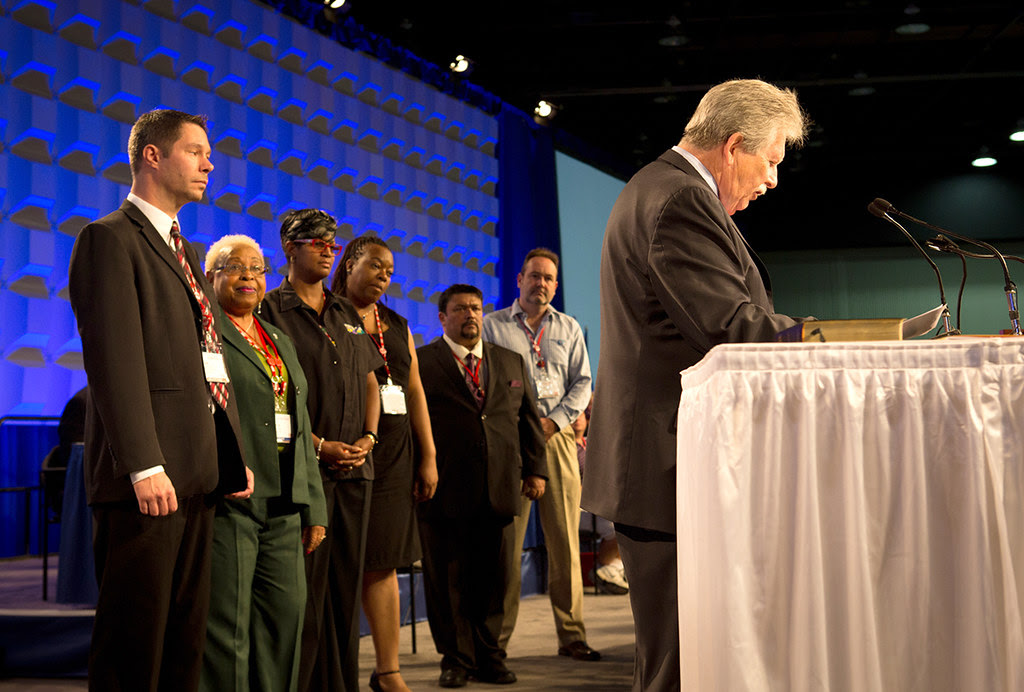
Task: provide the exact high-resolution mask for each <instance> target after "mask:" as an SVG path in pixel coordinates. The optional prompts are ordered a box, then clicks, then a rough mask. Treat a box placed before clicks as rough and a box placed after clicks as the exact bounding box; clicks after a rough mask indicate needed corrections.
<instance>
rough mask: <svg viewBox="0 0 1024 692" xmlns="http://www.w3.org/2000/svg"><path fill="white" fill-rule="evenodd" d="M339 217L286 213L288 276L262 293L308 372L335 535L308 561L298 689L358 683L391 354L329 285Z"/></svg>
mask: <svg viewBox="0 0 1024 692" xmlns="http://www.w3.org/2000/svg"><path fill="white" fill-rule="evenodd" d="M336 233H337V224H336V222H335V220H334V219H333V218H332V217H331V216H330V215H329V214H327V213H325V212H323V211H319V210H317V209H300V210H297V211H292V212H289V213H288V214H286V215H285V217H284V219H283V221H282V225H281V246H282V247H283V249H284V253H285V256H286V257H287V260H288V277H287V278H286V279H285V280H284V281H282V283H281V285H280V286H279V287H278V288H276V289H274V290H273V291H269V292H267V295H266V298H265V300H264V301H263V312H262V314H263V316H264V317H265V318H266V319H267V320H269V321H270V322H271V323H273V324H275V325H277V326H278V327H280V329H281V331H283V332H285V333H286V334H287V335H288V336H289V337H291V339H292V341H293V342H294V343H295V349H296V351H297V352H298V356H299V363H300V364H301V365H302V369H303V371H304V372H305V374H306V380H307V383H308V384H307V387H308V389H309V392H308V397H307V401H308V408H309V417H310V422H311V429H312V432H313V444H314V445H315V448H316V457H317V460H318V461H319V463H320V475H321V479H322V481H323V484H324V495H325V496H326V498H327V512H328V525H327V538H326V539H325V541H324V545H323V547H321V548H320V549H319V550H317V551H316V552H314V553H313V554H312V555H310V556H309V557H308V558H307V561H306V576H307V588H308V592H309V595H308V598H307V601H306V604H307V607H306V619H305V624H304V630H303V638H302V639H303V648H302V657H301V662H300V666H299V685H298V689H300V690H325V691H326V690H330V691H331V692H335V691H336V690H349V691H354V690H358V689H359V684H358V677H359V601H360V594H361V592H362V575H363V559H364V558H363V556H364V554H365V550H366V531H367V526H368V523H369V518H370V490H371V488H372V481H373V464H372V462H371V458H370V450H371V449H373V446H374V445H375V444H376V443H377V422H378V420H379V418H380V391H379V389H378V387H377V378H376V376H375V375H374V370H376V369H377V367H379V366H380V365H382V364H383V359H382V358H381V356H380V353H378V352H377V349H376V348H374V347H373V343H372V342H371V341H370V340H369V339H368V338H367V337H366V334H365V332H363V330H362V328H361V327H360V326H359V323H360V320H359V315H358V314H357V313H356V311H355V308H354V307H353V306H352V304H351V303H350V302H349V301H348V300H345V299H344V298H341V297H339V296H336V295H335V294H333V293H331V292H330V291H329V290H327V287H326V286H325V285H324V283H323V282H324V279H326V278H327V276H328V275H329V274H330V273H331V267H332V266H333V265H334V260H335V257H336V256H337V253H338V250H340V248H339V247H338V246H337V245H335V242H334V239H335V235H336Z"/></svg>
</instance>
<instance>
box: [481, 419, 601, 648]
mask: <svg viewBox="0 0 1024 692" xmlns="http://www.w3.org/2000/svg"><path fill="white" fill-rule="evenodd" d="M546 451H547V462H548V475H549V478H548V483H547V488H546V489H545V491H544V495H543V496H542V497H541V498H540V499H539V500H538V501H537V503H538V505H539V513H540V525H541V529H542V530H543V531H544V543H545V545H546V546H547V553H548V594H549V595H550V597H551V610H552V611H553V613H554V616H555V630H556V631H557V632H558V645H559V646H566V645H568V644H571V643H572V642H575V641H585V640H586V638H587V635H586V631H585V630H584V628H583V572H582V569H581V568H580V467H579V462H578V461H577V458H576V438H575V437H574V436H573V432H572V427H571V426H566V427H565V428H563V429H562V430H560V431H558V432H557V433H555V434H554V435H552V436H551V439H550V440H548V443H547V448H546ZM530 505H531V502H530V501H529V500H527V499H526V498H523V509H522V511H521V512H520V513H519V516H517V517H516V518H515V539H514V542H513V543H512V544H510V545H505V546H503V547H502V552H503V555H504V557H505V560H506V565H507V568H508V570H509V580H508V581H509V588H508V591H506V592H505V616H504V619H503V621H502V627H501V640H500V643H501V647H502V649H504V648H506V646H507V644H508V640H509V637H511V636H512V630H513V629H515V626H516V618H517V616H518V615H519V592H520V590H521V588H522V570H521V567H520V565H521V560H522V552H523V539H524V538H525V536H526V526H527V524H528V523H529V521H530Z"/></svg>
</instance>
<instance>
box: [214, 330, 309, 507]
mask: <svg viewBox="0 0 1024 692" xmlns="http://www.w3.org/2000/svg"><path fill="white" fill-rule="evenodd" d="M256 319H258V320H259V322H260V324H261V325H263V329H265V330H266V332H267V334H268V335H269V336H270V338H271V340H272V341H273V343H274V346H276V347H277V352H278V353H279V354H280V356H281V360H282V361H284V367H285V368H286V369H287V370H288V410H289V411H291V412H292V443H291V450H292V454H290V455H288V457H289V458H288V459H287V462H286V463H287V464H288V467H287V468H282V463H284V462H282V460H281V455H280V454H279V453H278V451H277V430H276V426H275V425H274V389H273V385H272V383H271V381H270V375H268V374H267V370H266V368H264V367H263V362H262V361H261V360H260V359H259V356H257V355H256V352H255V351H254V350H253V349H252V347H251V346H250V345H249V343H248V342H247V341H246V340H245V337H243V336H242V335H241V334H239V333H238V330H237V329H235V328H234V327H233V326H231V325H227V327H228V328H227V329H225V330H224V332H223V340H224V357H225V359H226V360H227V362H228V367H229V368H230V370H231V382H232V384H233V385H234V387H235V392H236V394H237V395H238V401H239V406H238V413H239V417H240V418H241V423H242V442H243V444H244V447H245V457H246V459H247V460H248V462H249V468H250V469H252V472H253V475H254V476H255V485H254V489H253V494H252V497H253V498H262V499H267V498H276V497H283V498H284V499H286V500H289V501H291V502H292V503H293V504H294V505H296V508H295V509H296V511H297V512H299V514H300V515H301V516H302V525H303V526H327V503H326V501H325V500H324V485H323V482H322V481H321V480H320V469H319V464H318V463H317V461H316V452H315V448H314V447H313V437H312V434H311V432H310V425H309V411H308V410H306V394H307V387H306V376H305V375H304V374H303V372H302V366H300V365H299V357H298V356H297V355H296V353H295V346H294V345H293V344H292V340H291V339H289V338H288V337H287V335H285V333H284V332H282V331H281V330H279V329H278V328H277V327H275V326H274V325H272V324H270V323H268V322H264V321H263V320H260V319H259V318H258V317H257V318H256ZM222 322H224V323H226V322H227V320H226V319H225V320H222ZM283 483H287V487H282V484H283ZM224 501H225V502H228V503H231V504H235V505H239V506H241V507H247V506H249V505H251V504H252V503H251V500H232V499H225V500H224Z"/></svg>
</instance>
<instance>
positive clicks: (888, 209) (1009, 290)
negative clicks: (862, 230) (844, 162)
mask: <svg viewBox="0 0 1024 692" xmlns="http://www.w3.org/2000/svg"><path fill="white" fill-rule="evenodd" d="M868 211H871V213H872V214H874V215H875V216H879V213H878V212H879V211H881V212H882V213H883V214H885V215H886V216H888V215H889V214H895V215H896V216H900V217H903V218H904V219H906V220H907V221H912V222H914V223H916V224H920V225H921V226H924V227H925V228H930V229H931V230H933V231H938V232H939V233H944V234H946V235H948V236H952V237H954V238H956V239H957V240H962V241H964V242H965V243H971V244H972V245H977V246H978V247H981V248H985V249H986V250H988V251H989V252H990V253H992V255H994V256H995V257H996V258H997V259H998V260H999V264H1000V265H1001V266H1002V268H1003V280H1004V281H1005V285H1004V287H1003V291H1004V292H1005V293H1006V303H1007V305H1008V307H1009V314H1010V325H1011V326H1012V327H1013V333H1014V334H1016V335H1018V336H1019V335H1020V334H1021V329H1020V313H1019V312H1018V310H1017V284H1015V283H1013V279H1011V278H1010V270H1009V268H1008V267H1007V266H1006V258H1005V257H1003V253H1001V252H999V250H997V249H996V248H995V247H993V246H992V245H990V244H988V243H986V242H985V241H983V240H975V239H974V238H969V237H967V236H964V235H960V234H958V233H954V232H953V231H950V230H947V229H945V228H941V227H939V226H935V225H932V224H930V223H928V222H927V221H922V220H921V219H915V218H914V217H913V216H911V215H910V214H905V213H903V212H902V211H899V210H898V209H896V207H894V206H892V205H891V204H889V203H888V202H886V201H885V200H884V199H882V198H881V197H876V198H875V200H874V201H873V202H872V203H871V204H869V205H868ZM888 218H889V220H890V221H893V223H896V222H895V221H894V220H893V219H892V217H888Z"/></svg>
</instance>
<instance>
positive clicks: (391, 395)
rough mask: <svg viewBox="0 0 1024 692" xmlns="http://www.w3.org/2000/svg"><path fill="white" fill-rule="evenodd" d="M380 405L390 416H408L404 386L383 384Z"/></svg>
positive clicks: (389, 383)
mask: <svg viewBox="0 0 1024 692" xmlns="http://www.w3.org/2000/svg"><path fill="white" fill-rule="evenodd" d="M380 405H381V410H382V411H383V412H384V413H386V414H388V415H390V416H404V415H405V414H406V412H407V411H406V408H405V392H404V391H402V385H399V384H391V382H390V381H389V382H388V384H382V385H381V386H380Z"/></svg>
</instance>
